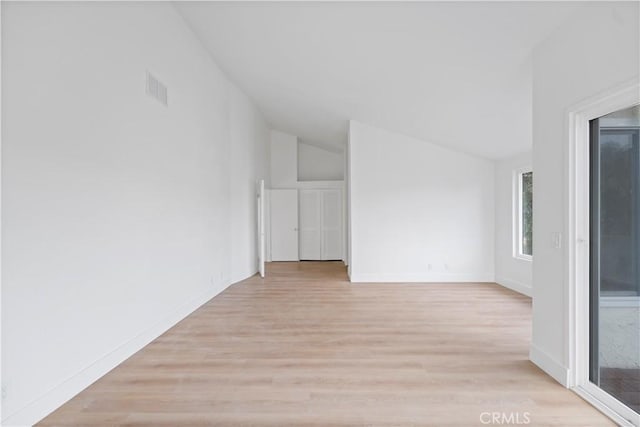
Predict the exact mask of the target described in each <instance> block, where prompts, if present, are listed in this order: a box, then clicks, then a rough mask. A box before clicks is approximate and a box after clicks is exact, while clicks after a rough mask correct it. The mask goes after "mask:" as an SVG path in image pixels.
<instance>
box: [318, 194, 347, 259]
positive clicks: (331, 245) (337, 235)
mask: <svg viewBox="0 0 640 427" xmlns="http://www.w3.org/2000/svg"><path fill="white" fill-rule="evenodd" d="M321 194H322V198H321V199H322V200H321V206H322V214H321V229H322V236H321V240H322V243H321V247H322V254H321V255H322V256H321V259H323V260H340V259H342V246H343V243H342V193H341V191H340V190H338V189H335V190H334V189H331V190H321Z"/></svg>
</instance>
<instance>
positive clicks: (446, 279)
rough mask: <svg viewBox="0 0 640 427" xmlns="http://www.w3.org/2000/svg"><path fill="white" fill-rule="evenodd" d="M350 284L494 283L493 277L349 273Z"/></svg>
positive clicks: (477, 275)
mask: <svg viewBox="0 0 640 427" xmlns="http://www.w3.org/2000/svg"><path fill="white" fill-rule="evenodd" d="M351 282H352V283H424V284H431V283H495V281H494V279H493V277H490V276H489V275H480V274H464V273H451V274H446V273H434V274H424V273H413V274H412V273H398V274H394V273H383V274H378V273H357V272H353V271H351Z"/></svg>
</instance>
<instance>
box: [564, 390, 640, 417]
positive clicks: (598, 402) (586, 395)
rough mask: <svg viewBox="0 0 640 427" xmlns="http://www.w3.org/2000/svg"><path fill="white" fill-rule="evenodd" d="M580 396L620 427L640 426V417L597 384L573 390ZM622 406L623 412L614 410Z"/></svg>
mask: <svg viewBox="0 0 640 427" xmlns="http://www.w3.org/2000/svg"><path fill="white" fill-rule="evenodd" d="M572 390H573V391H574V392H575V393H576V394H577V395H578V396H580V397H582V398H583V399H584V400H586V401H587V402H589V403H590V404H592V405H593V406H595V407H596V409H598V410H599V411H600V412H602V413H603V414H605V415H606V416H608V417H609V418H611V419H612V420H613V421H615V422H616V423H617V424H618V425H620V426H623V427H634V426H638V425H640V415H638V414H636V413H635V412H634V411H633V410H631V409H630V408H628V407H627V406H626V405H624V404H623V403H622V402H620V401H619V400H617V399H616V398H614V397H612V396H611V395H610V394H608V393H606V392H605V391H603V390H602V389H601V388H599V387H598V386H596V385H595V384H591V383H589V384H587V385H585V386H577V387H574V388H573V389H572ZM616 406H621V407H622V408H623V409H622V411H620V412H619V411H617V410H614V409H612V408H614V407H616Z"/></svg>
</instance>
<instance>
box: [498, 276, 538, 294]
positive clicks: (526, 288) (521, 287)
mask: <svg viewBox="0 0 640 427" xmlns="http://www.w3.org/2000/svg"><path fill="white" fill-rule="evenodd" d="M496 283H497V284H498V285H501V286H504V287H505V288H509V289H511V290H512V291H516V292H518V293H521V294H522V295H526V296H528V297H531V296H532V295H533V289H532V288H531V286H530V285H526V284H524V283H522V282H518V281H516V280H511V279H506V278H504V277H496Z"/></svg>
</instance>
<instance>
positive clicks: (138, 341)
mask: <svg viewBox="0 0 640 427" xmlns="http://www.w3.org/2000/svg"><path fill="white" fill-rule="evenodd" d="M228 286H229V285H227V286H224V287H222V288H219V287H215V288H210V289H207V290H206V291H205V292H204V293H202V294H200V295H198V296H196V297H194V298H192V299H191V300H190V301H188V302H186V303H184V304H182V305H180V306H179V307H176V309H175V310H174V311H173V313H171V314H170V315H168V316H167V317H165V318H164V319H162V320H160V321H159V322H158V323H156V324H155V325H153V326H151V327H150V328H148V329H147V330H145V331H143V332H141V333H140V334H138V335H137V336H135V337H134V338H132V339H130V340H129V341H127V342H125V343H124V344H122V345H121V346H120V347H118V348H116V349H114V350H113V351H111V352H109V353H107V354H105V355H104V356H102V357H101V358H99V359H97V360H96V361H94V362H93V363H91V364H90V365H88V366H87V367H85V368H84V369H81V370H80V371H79V372H77V373H76V374H74V375H72V376H71V377H69V378H67V379H66V380H64V381H63V382H61V383H60V384H58V385H57V386H55V387H54V388H53V389H51V390H49V391H48V392H46V393H45V394H43V395H41V396H40V397H38V398H36V399H35V400H33V401H32V402H30V403H29V404H27V405H26V406H24V407H23V408H21V409H19V410H18V411H16V412H14V413H13V414H11V415H9V416H8V417H7V418H6V419H4V420H2V422H1V423H0V424H1V425H3V426H25V425H33V424H35V423H37V422H38V421H40V420H42V419H43V418H44V417H46V416H47V415H49V414H50V413H51V412H53V411H54V410H55V409H57V408H59V407H60V406H61V405H62V404H64V403H65V402H67V401H68V400H70V399H71V398H73V397H74V396H75V395H76V394H78V393H79V392H81V391H82V390H84V389H85V388H87V387H88V386H89V385H91V384H92V383H94V382H95V381H96V380H98V379H99V378H100V377H102V376H103V375H105V374H106V373H108V372H109V371H111V370H112V369H113V368H115V367H116V366H118V365H119V364H121V363H122V362H124V361H125V360H126V359H128V358H129V357H131V356H132V355H133V354H134V353H136V352H138V351H139V350H141V349H142V348H143V347H145V346H146V345H147V344H149V343H150V342H152V341H153V340H154V339H156V338H158V337H159V336H160V335H162V334H163V333H165V332H166V331H167V330H169V329H170V328H171V327H173V326H174V325H175V324H177V323H178V322H179V321H181V320H182V319H184V318H185V317H187V316H188V315H190V314H191V313H193V312H194V311H195V310H197V309H198V308H199V307H200V306H202V305H203V304H205V303H206V302H207V301H209V300H210V299H211V298H213V297H215V296H216V295H218V294H219V293H220V292H222V291H223V290H225V289H226V288H227V287H228Z"/></svg>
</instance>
